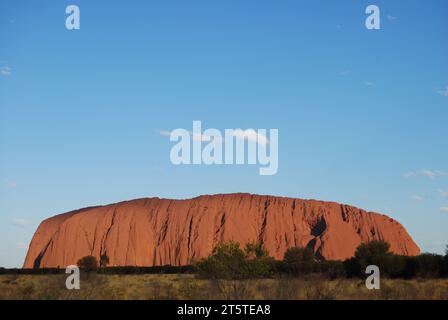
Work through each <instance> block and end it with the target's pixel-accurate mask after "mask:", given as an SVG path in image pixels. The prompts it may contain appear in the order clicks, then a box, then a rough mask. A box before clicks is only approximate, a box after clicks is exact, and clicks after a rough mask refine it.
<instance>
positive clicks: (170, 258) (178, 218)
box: [24, 194, 420, 268]
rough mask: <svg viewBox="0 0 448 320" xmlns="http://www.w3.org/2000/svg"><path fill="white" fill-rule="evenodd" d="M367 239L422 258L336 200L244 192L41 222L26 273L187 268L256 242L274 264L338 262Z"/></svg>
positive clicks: (392, 229) (377, 221)
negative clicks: (294, 252) (94, 267)
mask: <svg viewBox="0 0 448 320" xmlns="http://www.w3.org/2000/svg"><path fill="white" fill-rule="evenodd" d="M373 239H382V240H385V241H387V242H389V243H390V245H391V250H392V251H393V252H395V253H397V254H403V255H417V254H419V252H420V250H419V248H418V246H417V245H416V244H415V242H414V241H413V240H412V238H411V237H410V236H409V234H408V233H407V232H406V230H405V229H404V228H403V226H402V225H401V224H400V223H398V222H397V221H395V220H393V219H391V218H389V217H388V216H385V215H382V214H377V213H372V212H366V211H364V210H361V209H358V208H355V207H352V206H348V205H342V204H338V203H335V202H324V201H316V200H301V199H292V198H284V197H274V196H260V195H250V194H225V195H212V196H200V197H197V198H194V199H188V200H170V199H159V198H147V199H137V200H131V201H125V202H120V203H116V204H110V205H106V206H98V207H91V208H85V209H80V210H76V211H72V212H68V213H64V214H60V215H57V216H54V217H52V218H49V219H47V220H45V221H43V222H42V223H41V224H40V225H39V227H38V229H37V231H36V233H35V234H34V237H33V239H32V241H31V244H30V247H29V250H28V254H27V256H26V259H25V263H24V268H32V267H37V268H44V267H58V266H59V267H61V268H62V267H64V268H65V267H66V266H68V265H71V264H76V262H77V261H78V259H79V258H81V257H83V256H86V255H93V256H96V257H97V258H98V259H99V257H100V255H101V254H104V253H106V254H107V255H108V256H109V260H110V263H109V265H110V266H125V265H130V266H153V265H166V264H170V265H185V264H188V263H190V262H191V261H192V259H197V258H202V257H205V256H207V255H209V254H210V253H211V252H212V250H213V248H214V247H215V246H216V245H217V244H218V243H219V242H222V241H227V240H235V241H238V242H239V243H240V244H242V245H244V244H246V243H247V242H249V241H253V240H256V241H260V242H261V243H262V244H263V245H264V247H265V248H266V249H268V251H269V254H270V255H271V256H273V257H275V258H277V259H282V258H283V254H284V252H285V250H286V249H288V248H289V247H293V246H308V247H310V248H312V249H313V250H314V252H315V253H316V255H317V256H319V257H321V258H325V259H335V260H342V259H345V258H349V257H351V256H353V254H354V252H355V249H356V247H357V246H358V245H359V244H360V243H363V242H368V241H369V240H373Z"/></svg>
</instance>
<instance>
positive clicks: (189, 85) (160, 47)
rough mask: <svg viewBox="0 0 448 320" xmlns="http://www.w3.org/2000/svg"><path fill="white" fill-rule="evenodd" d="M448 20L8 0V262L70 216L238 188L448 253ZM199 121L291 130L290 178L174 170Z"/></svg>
mask: <svg viewBox="0 0 448 320" xmlns="http://www.w3.org/2000/svg"><path fill="white" fill-rule="evenodd" d="M69 4H76V5H78V6H79V8H80V10H81V29H80V30H75V31H68V30H67V29H66V28H65V18H66V14H65V7H66V6H67V5H69ZM368 4H376V5H378V6H379V8H380V9H381V30H367V29H366V28H365V26H364V21H365V18H366V14H365V13H364V10H365V8H366V6H367V5H368ZM447 14H448V2H446V1H443V0H440V1H437V0H431V1H420V0H415V1H376V0H374V1H368V2H367V1H360V0H359V1H281V2H279V1H267V0H265V1H255V0H254V1H249V0H244V1H221V0H219V1H196V0H195V1H188V2H185V1H77V0H72V1H58V2H55V1H49V0H48V1H21V0H14V1H12V0H11V1H2V2H1V4H0V41H1V42H0V43H1V45H0V266H6V267H12V266H21V265H22V263H23V259H24V256H25V254H26V247H27V245H28V243H29V241H30V240H31V237H32V235H33V233H34V231H35V229H36V228H37V226H38V224H39V222H40V221H41V220H43V219H45V218H47V217H50V216H52V215H54V214H57V213H61V212H65V211H69V210H72V209H76V208H80V207H85V206H90V205H96V204H107V203H112V202H117V201H121V200H126V199H132V198H138V197H151V196H159V197H169V198H187V197H193V196H197V195H200V194H210V193H228V192H251V193H260V194H274V195H281V196H290V197H299V198H314V199H322V200H331V201H338V202H342V203H347V204H352V205H355V206H358V207H361V208H364V209H366V210H369V211H377V212H381V213H385V214H388V215H390V216H391V217H393V218H395V219H397V220H398V221H400V222H401V223H402V224H403V225H404V226H405V227H406V228H407V230H408V231H409V233H410V234H411V235H412V236H413V238H414V239H415V240H416V241H417V243H418V245H419V246H420V247H421V248H422V250H423V251H431V252H440V253H441V252H443V250H444V247H445V244H448V233H447V231H446V230H447V229H448V212H446V211H444V210H447V211H448V209H443V208H446V207H448V197H447V194H446V192H447V191H448V174H447V172H448V148H447V147H448V143H447V136H448V125H447V120H448V60H447V58H446V57H448V42H447V41H446V31H447V30H448V19H447ZM193 120H201V121H202V125H203V127H204V128H217V129H220V130H224V129H226V128H243V129H245V128H267V129H269V128H278V129H279V171H278V173H277V174H276V175H274V176H259V175H258V167H257V166H253V165H252V166H251V165H246V166H173V165H172V164H171V162H170V159H169V152H170V149H171V147H172V145H173V144H172V143H171V142H170V141H169V139H168V138H167V137H165V136H162V135H160V133H159V132H160V131H161V130H172V129H175V128H186V129H190V130H191V126H192V121H193ZM425 170H426V171H425Z"/></svg>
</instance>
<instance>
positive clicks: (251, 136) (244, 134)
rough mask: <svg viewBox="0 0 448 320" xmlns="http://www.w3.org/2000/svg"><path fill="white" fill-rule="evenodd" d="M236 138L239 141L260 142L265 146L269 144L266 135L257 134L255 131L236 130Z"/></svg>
mask: <svg viewBox="0 0 448 320" xmlns="http://www.w3.org/2000/svg"><path fill="white" fill-rule="evenodd" d="M235 137H236V138H237V139H247V140H250V141H254V142H258V143H259V144H261V145H263V146H264V145H267V144H269V140H268V139H267V138H266V137H265V136H264V135H262V134H260V133H258V132H256V131H255V130H254V129H246V130H241V129H238V130H235Z"/></svg>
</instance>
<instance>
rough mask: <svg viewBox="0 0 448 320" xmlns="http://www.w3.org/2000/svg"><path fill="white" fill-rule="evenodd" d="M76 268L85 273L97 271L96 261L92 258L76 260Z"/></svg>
mask: <svg viewBox="0 0 448 320" xmlns="http://www.w3.org/2000/svg"><path fill="white" fill-rule="evenodd" d="M77 265H78V267H79V268H80V269H81V270H83V271H86V272H92V271H96V270H97V269H98V261H97V260H96V258H95V257H94V256H85V257H82V258H81V259H79V260H78V262H77Z"/></svg>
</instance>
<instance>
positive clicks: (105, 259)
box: [100, 252, 109, 268]
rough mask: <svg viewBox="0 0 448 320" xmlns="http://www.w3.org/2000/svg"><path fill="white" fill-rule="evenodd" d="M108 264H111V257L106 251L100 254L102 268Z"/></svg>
mask: <svg viewBox="0 0 448 320" xmlns="http://www.w3.org/2000/svg"><path fill="white" fill-rule="evenodd" d="M108 264H109V257H108V255H107V253H106V252H105V253H103V254H102V255H101V256H100V267H101V268H104V267H106V266H107V265H108Z"/></svg>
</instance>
